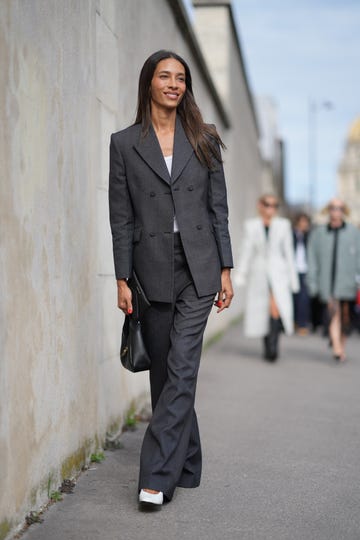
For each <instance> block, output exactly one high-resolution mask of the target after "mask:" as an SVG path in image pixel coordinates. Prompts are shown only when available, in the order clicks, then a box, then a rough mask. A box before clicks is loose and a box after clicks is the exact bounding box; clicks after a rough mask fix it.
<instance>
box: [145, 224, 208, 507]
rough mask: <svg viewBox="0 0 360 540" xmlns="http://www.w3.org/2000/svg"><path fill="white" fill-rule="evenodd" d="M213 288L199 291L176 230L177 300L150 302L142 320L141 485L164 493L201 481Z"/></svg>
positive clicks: (168, 497)
mask: <svg viewBox="0 0 360 540" xmlns="http://www.w3.org/2000/svg"><path fill="white" fill-rule="evenodd" d="M214 296H215V292H214V294H212V295H210V296H203V297H198V295H197V293H196V290H195V287H194V284H193V281H192V278H191V274H190V271H189V267H188V265H187V262H186V257H185V254H184V251H183V248H182V243H181V240H180V235H179V234H178V233H177V234H175V235H174V301H173V302H172V303H162V302H152V303H151V307H150V308H149V309H148V310H147V311H146V313H145V315H144V317H143V320H142V328H143V336H144V340H145V344H146V347H147V350H148V353H149V355H150V357H151V362H152V364H151V369H150V388H151V401H152V409H153V414H152V419H151V421H150V424H149V426H148V428H147V431H146V433H145V436H144V441H143V444H142V449H141V457H140V475H139V489H142V488H148V489H154V490H158V491H162V492H163V493H164V496H165V498H166V499H167V500H168V501H170V500H171V498H172V496H173V493H174V490H175V488H176V487H177V486H179V487H186V488H192V487H197V486H198V485H199V483H200V477H201V465H202V455H201V444H200V436H199V429H198V423H197V418H196V413H195V409H194V402H195V391H196V383H197V375H198V370H199V364H200V356H201V349H202V342H203V335H204V330H205V327H206V323H207V319H208V316H209V313H210V311H211V307H212V305H213V301H214Z"/></svg>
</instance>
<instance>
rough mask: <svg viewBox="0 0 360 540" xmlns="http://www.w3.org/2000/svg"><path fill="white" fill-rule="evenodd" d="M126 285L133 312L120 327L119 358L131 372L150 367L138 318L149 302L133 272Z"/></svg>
mask: <svg viewBox="0 0 360 540" xmlns="http://www.w3.org/2000/svg"><path fill="white" fill-rule="evenodd" d="M128 287H129V288H130V289H131V293H132V306H133V312H132V314H131V315H126V316H125V321H124V325H123V329H122V337H121V347H120V360H121V363H122V365H123V366H124V368H126V369H128V370H129V371H131V372H132V373H136V372H138V371H146V370H148V369H150V364H151V361H150V358H149V355H148V353H147V351H146V347H145V344H144V340H143V336H142V333H141V322H140V318H141V316H142V315H143V314H144V312H145V311H146V310H147V309H148V308H149V307H150V302H149V300H148V299H147V298H146V294H145V292H144V290H143V288H142V287H141V284H140V282H139V279H138V277H137V275H136V274H135V272H133V275H132V277H131V278H129V280H128Z"/></svg>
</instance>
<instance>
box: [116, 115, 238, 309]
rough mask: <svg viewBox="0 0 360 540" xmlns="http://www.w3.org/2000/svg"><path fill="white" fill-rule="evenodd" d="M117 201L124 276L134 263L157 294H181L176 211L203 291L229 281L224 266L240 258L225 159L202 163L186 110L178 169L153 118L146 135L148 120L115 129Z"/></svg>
mask: <svg viewBox="0 0 360 540" xmlns="http://www.w3.org/2000/svg"><path fill="white" fill-rule="evenodd" d="M109 204H110V224H111V231H112V236H113V251H114V262H115V274H116V278H117V279H120V278H127V277H129V276H131V273H132V269H133V268H134V269H135V271H136V273H137V275H138V277H139V279H140V282H141V283H142V285H143V287H144V290H145V292H146V294H147V296H148V298H149V300H151V301H158V302H171V301H172V300H173V277H174V276H173V222H174V213H176V219H177V223H178V226H179V231H180V235H181V239H182V243H183V246H184V251H185V255H186V259H187V262H188V265H189V267H190V271H191V275H192V278H193V280H194V285H195V288H196V291H197V293H198V295H199V296H205V295H208V294H212V293H215V292H217V291H218V290H220V289H221V279H220V277H221V268H222V267H232V266H233V260H232V254H231V244H230V237H229V231H228V207H227V198H226V186H225V179H224V172H223V167H222V164H221V163H219V162H216V164H215V167H214V170H211V171H209V170H208V169H207V168H206V167H204V166H203V165H202V164H201V163H200V161H199V160H198V159H197V157H196V155H195V153H194V150H193V148H192V146H191V144H190V142H189V141H188V139H187V137H186V135H185V131H184V129H183V127H182V124H181V120H180V119H179V117H178V118H177V120H176V128H175V139H174V151H173V164H172V172H171V177H170V175H169V173H168V170H167V167H166V163H165V160H164V157H163V155H162V152H161V148H160V145H159V142H158V139H157V137H156V135H155V131H154V129H153V127H152V126H151V127H150V131H149V133H148V135H147V136H146V137H144V138H141V126H140V124H135V125H133V126H130V127H128V128H127V129H124V130H123V131H119V132H118V133H114V134H113V135H112V136H111V142H110V180H109Z"/></svg>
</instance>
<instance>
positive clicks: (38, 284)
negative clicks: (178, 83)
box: [0, 0, 260, 539]
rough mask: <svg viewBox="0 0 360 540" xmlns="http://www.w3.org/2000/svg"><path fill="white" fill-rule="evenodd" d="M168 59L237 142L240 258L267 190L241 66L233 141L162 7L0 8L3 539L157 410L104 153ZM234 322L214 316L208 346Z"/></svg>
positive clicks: (234, 213)
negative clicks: (116, 267)
mask: <svg viewBox="0 0 360 540" xmlns="http://www.w3.org/2000/svg"><path fill="white" fill-rule="evenodd" d="M159 48H171V49H174V50H176V51H177V52H179V54H181V55H183V56H184V57H186V58H187V59H188V60H189V63H190V66H191V67H192V70H193V79H194V88H195V95H196V98H197V100H198V102H199V103H200V104H201V107H202V111H203V114H204V117H205V119H206V120H207V121H209V122H215V123H216V124H217V126H218V128H219V131H220V132H221V134H222V135H223V137H224V140H225V142H226V144H227V145H228V148H229V150H228V152H227V153H226V155H225V160H226V161H225V164H226V172H227V175H228V184H229V200H230V209H231V230H232V234H233V241H234V248H235V253H237V251H238V234H239V228H240V224H241V221H242V219H243V217H244V216H245V214H248V213H249V211H250V212H252V205H253V203H254V200H255V197H256V194H257V193H256V192H257V190H258V185H259V182H260V178H259V177H258V170H259V164H258V160H259V156H258V154H257V146H256V141H255V139H256V136H255V131H254V128H253V127H252V126H251V118H250V116H249V114H248V112H247V107H248V104H247V103H246V101H242V99H241V92H242V88H243V81H242V77H243V75H242V74H241V72H240V68H239V69H238V68H236V70H237V71H236V80H235V83H234V86H233V87H232V94H231V98H230V101H231V107H230V108H231V113H232V114H231V116H232V121H233V127H232V129H231V130H230V131H228V132H225V131H224V130H223V128H222V124H221V119H220V116H219V114H218V110H217V108H216V106H215V104H214V100H213V99H212V97H211V95H210V93H209V90H208V88H207V85H206V83H205V82H204V79H203V77H202V76H201V74H200V72H199V70H198V68H197V63H196V62H194V58H193V53H192V52H191V51H192V49H191V48H190V47H189V44H188V43H187V42H186V41H185V40H184V38H183V37H182V35H181V33H180V31H179V29H178V26H177V24H176V21H175V20H174V17H173V12H172V10H171V8H170V7H169V4H168V2H167V1H166V0H154V1H151V2H150V1H145V0H121V1H118V0H97V1H96V0H2V2H1V3H0V65H1V71H0V123H1V126H2V128H3V129H2V131H1V144H0V152H1V154H0V166H1V170H0V173H1V174H0V177H1V183H0V235H1V236H0V283H1V302H0V323H1V324H0V346H1V351H2V356H1V370H0V396H1V397H0V399H1V402H0V407H1V409H0V464H1V465H0V486H1V488H0V539H1V538H4V537H5V536H6V534H7V532H8V531H9V530H10V529H12V528H13V527H14V526H15V525H16V524H18V523H20V522H21V521H22V520H23V519H24V516H25V514H26V513H27V512H28V511H29V510H31V509H34V508H38V507H39V506H40V505H41V504H42V503H44V502H45V501H46V500H47V498H48V491H52V490H54V489H57V487H58V486H59V484H60V483H61V480H62V478H65V477H69V476H71V475H72V474H73V472H74V471H75V470H78V469H79V468H80V467H81V466H82V465H83V464H84V463H85V462H86V461H87V460H88V458H89V455H90V453H91V452H92V451H94V450H96V449H97V448H98V447H100V446H101V445H102V444H103V442H104V439H105V435H106V432H113V431H116V430H117V429H118V428H119V426H121V425H122V423H123V420H124V416H125V415H126V411H127V409H128V408H129V406H130V403H131V401H132V400H135V401H136V403H137V404H138V405H139V406H140V405H141V403H142V402H143V401H144V400H146V399H147V391H148V384H147V376H146V375H145V374H138V375H136V376H133V375H131V374H128V373H126V372H125V371H124V370H123V369H121V367H120V362H119V359H118V349H119V341H120V329H121V324H122V316H121V314H120V312H119V311H118V309H117V307H116V285H115V279H114V273H113V262H112V253H111V238H110V230H109V225H108V209H107V182H108V145H109V136H110V133H111V132H113V131H115V130H118V129H121V128H123V127H125V126H126V125H128V124H129V123H131V122H132V121H133V120H134V115H135V106H136V93H137V78H138V73H139V69H140V68H141V66H142V64H143V61H144V59H145V58H146V57H147V56H148V55H149V54H150V53H152V52H153V51H154V50H157V49H159ZM239 96H240V99H239ZM249 133H250V138H249ZM254 145H255V148H256V149H254ZM259 176H260V175H259ZM246 208H248V209H249V210H246ZM250 209H251V210H250ZM236 314H237V309H236V307H235V309H234V310H233V311H231V312H229V313H226V315H224V316H222V317H221V319H220V318H219V317H216V316H215V315H213V316H212V318H211V321H210V325H209V330H208V333H207V336H208V337H209V336H210V334H212V333H214V332H215V331H217V330H218V329H219V328H220V327H221V326H224V325H225V324H227V323H228V322H229V320H230V319H231V318H232V317H234V316H235V315H236Z"/></svg>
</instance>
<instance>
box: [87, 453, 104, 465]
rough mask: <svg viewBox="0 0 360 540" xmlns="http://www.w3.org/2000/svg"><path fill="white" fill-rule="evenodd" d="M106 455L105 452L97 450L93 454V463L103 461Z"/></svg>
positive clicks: (91, 459)
mask: <svg viewBox="0 0 360 540" xmlns="http://www.w3.org/2000/svg"><path fill="white" fill-rule="evenodd" d="M104 459H105V455H104V452H96V453H95V454H91V456H90V461H91V462H92V463H101V462H102V461H104Z"/></svg>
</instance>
